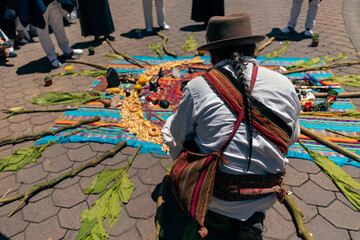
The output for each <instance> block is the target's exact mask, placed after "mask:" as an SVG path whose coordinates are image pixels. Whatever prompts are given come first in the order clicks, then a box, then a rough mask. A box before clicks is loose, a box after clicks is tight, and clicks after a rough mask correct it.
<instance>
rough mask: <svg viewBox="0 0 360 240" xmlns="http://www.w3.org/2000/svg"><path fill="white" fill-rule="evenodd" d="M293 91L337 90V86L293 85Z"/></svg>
mask: <svg viewBox="0 0 360 240" xmlns="http://www.w3.org/2000/svg"><path fill="white" fill-rule="evenodd" d="M294 88H295V89H339V88H340V86H339V85H335V86H302V85H294Z"/></svg>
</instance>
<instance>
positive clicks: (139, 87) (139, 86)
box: [134, 84, 142, 92]
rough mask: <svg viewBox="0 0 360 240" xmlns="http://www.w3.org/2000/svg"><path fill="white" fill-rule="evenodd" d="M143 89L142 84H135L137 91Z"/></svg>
mask: <svg viewBox="0 0 360 240" xmlns="http://www.w3.org/2000/svg"><path fill="white" fill-rule="evenodd" d="M141 89H142V86H141V85H140V84H135V86H134V90H135V91H136V92H140V91H141Z"/></svg>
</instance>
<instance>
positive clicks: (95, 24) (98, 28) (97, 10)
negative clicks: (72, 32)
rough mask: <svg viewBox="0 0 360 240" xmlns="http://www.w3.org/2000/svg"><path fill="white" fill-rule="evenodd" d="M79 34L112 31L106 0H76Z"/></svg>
mask: <svg viewBox="0 0 360 240" xmlns="http://www.w3.org/2000/svg"><path fill="white" fill-rule="evenodd" d="M78 10H79V18H80V25H81V35H83V36H84V37H86V36H104V35H109V34H110V33H112V32H114V31H115V29H114V24H113V20H112V17H111V12H110V7H109V3H108V1H107V0H78Z"/></svg>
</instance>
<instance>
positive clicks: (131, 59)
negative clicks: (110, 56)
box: [106, 39, 144, 68]
mask: <svg viewBox="0 0 360 240" xmlns="http://www.w3.org/2000/svg"><path fill="white" fill-rule="evenodd" d="M106 42H107V43H108V44H109V45H110V47H111V49H112V50H113V51H114V52H115V53H116V54H119V55H120V56H122V57H123V58H124V59H125V60H126V61H128V62H130V63H135V64H136V65H138V66H139V67H141V68H144V65H142V64H141V63H139V62H138V61H137V60H136V59H135V58H132V57H130V56H128V55H126V54H123V53H121V52H119V51H117V50H116V49H115V48H114V46H113V45H112V43H111V42H110V41H109V40H108V39H106Z"/></svg>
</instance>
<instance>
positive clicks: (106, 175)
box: [83, 168, 123, 194]
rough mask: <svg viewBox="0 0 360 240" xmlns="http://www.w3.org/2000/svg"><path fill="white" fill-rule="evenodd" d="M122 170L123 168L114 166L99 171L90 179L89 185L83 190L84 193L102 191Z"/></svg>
mask: <svg viewBox="0 0 360 240" xmlns="http://www.w3.org/2000/svg"><path fill="white" fill-rule="evenodd" d="M122 171H123V169H121V168H116V169H108V170H105V171H102V172H100V173H99V174H98V175H97V176H96V178H95V179H94V180H93V181H92V183H91V186H90V187H88V188H85V189H84V190H83V192H84V193H85V194H97V193H101V192H103V191H104V190H105V189H106V187H107V185H108V184H109V183H111V182H112V181H114V179H116V178H117V177H119V176H120V173H121V172H122Z"/></svg>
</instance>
